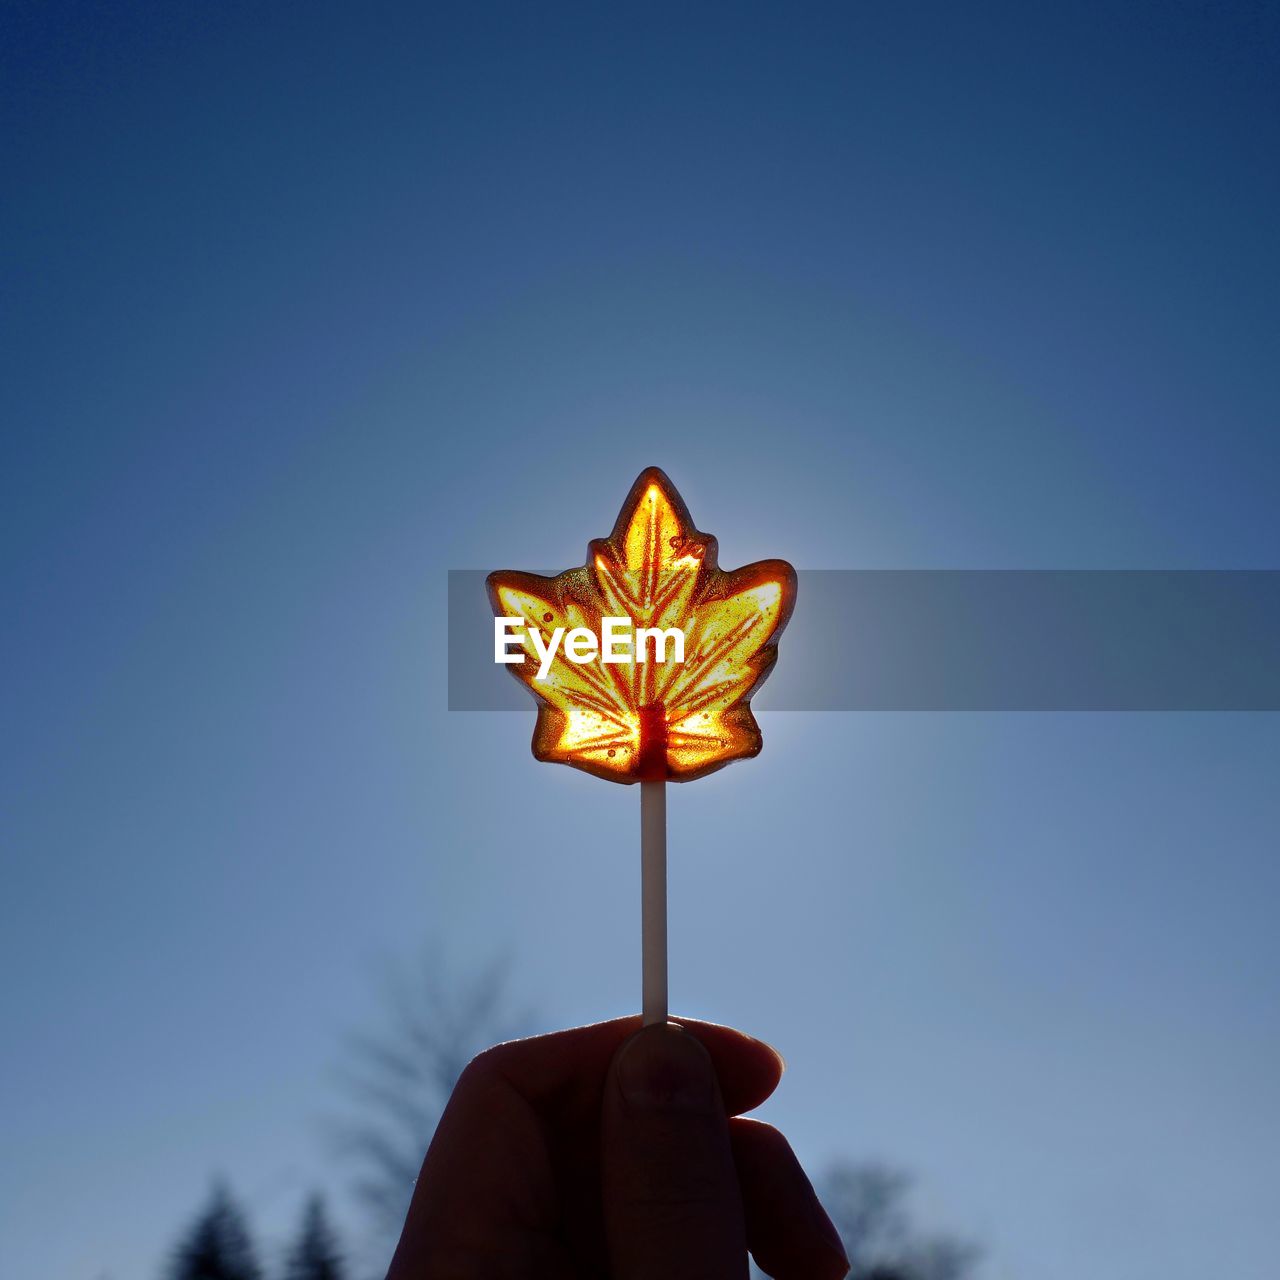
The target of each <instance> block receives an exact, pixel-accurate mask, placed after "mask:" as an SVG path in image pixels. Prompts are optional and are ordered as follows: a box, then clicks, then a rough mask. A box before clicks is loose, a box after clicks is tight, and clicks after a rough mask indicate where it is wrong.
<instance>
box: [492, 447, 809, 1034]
mask: <svg viewBox="0 0 1280 1280" xmlns="http://www.w3.org/2000/svg"><path fill="white" fill-rule="evenodd" d="M488 589H489V600H490V603H491V604H492V606H493V611H494V614H495V616H496V617H497V618H498V619H499V623H498V628H497V650H496V652H495V657H496V658H497V660H499V661H502V662H505V663H507V664H508V665H509V666H510V670H511V671H512V673H513V674H514V675H515V677H516V678H517V679H518V680H520V681H521V683H523V684H525V685H526V686H527V687H528V688H529V690H530V691H531V692H532V693H533V695H534V697H535V698H536V699H537V702H538V718H537V722H536V724H535V726H534V732H533V754H534V756H535V757H536V758H537V759H539V760H545V761H550V762H554V763H559V764H569V765H573V766H574V767H575V768H578V769H585V770H586V771H587V772H589V773H593V774H595V775H596V776H597V777H601V778H606V779H608V780H610V781H612V782H625V783H630V782H639V783H640V784H641V788H640V790H641V807H640V813H641V858H642V863H641V866H642V876H641V880H642V932H643V951H644V964H643V970H644V1018H645V1021H646V1022H658V1021H665V1019H666V1015H667V982H666V949H667V948H666V791H665V788H666V783H667V782H668V781H671V782H687V781H689V780H691V779H693V778H700V777H702V776H703V775H704V774H707V773H711V772H713V771H714V770H716V769H720V768H723V766H724V765H726V764H728V763H730V761H733V760H739V759H743V758H746V757H750V756H754V755H758V754H759V752H760V748H761V745H762V742H761V736H760V729H759V726H758V725H757V724H756V720H755V717H754V716H753V715H752V713H751V706H750V702H751V697H752V695H753V694H754V693H755V691H756V690H757V689H758V688H759V687H760V685H761V683H762V682H763V680H764V679H765V677H766V676H767V675H768V673H769V669H770V668H771V667H772V665H773V663H774V661H775V660H776V658H777V640H778V636H779V635H780V633H781V632H782V629H783V627H784V626H786V623H787V619H788V618H789V617H790V616H791V610H792V607H793V605H794V604H795V595H796V575H795V570H794V569H793V568H792V567H791V566H790V565H789V564H787V562H786V561H785V560H762V561H759V562H758V563H756V564H751V565H747V566H746V567H745V568H742V569H734V570H730V571H725V570H723V569H721V568H720V567H719V565H718V564H717V562H716V540H715V539H714V538H713V537H711V536H710V535H709V534H705V533H702V532H700V531H699V530H698V529H697V528H695V527H694V524H693V521H692V519H691V517H690V515H689V510H688V508H687V507H686V506H685V504H684V501H683V499H682V498H681V497H680V495H679V493H677V492H676V489H675V486H674V485H673V484H672V483H671V481H670V480H668V479H667V477H666V475H664V474H663V472H661V471H660V470H658V468H657V467H650V468H649V469H648V470H646V471H644V472H642V473H641V475H640V477H639V478H638V479H637V480H636V482H635V484H634V485H633V486H632V487H631V492H630V493H629V494H628V495H627V500H626V502H625V503H624V504H623V507H622V510H621V512H620V513H619V515H618V519H617V522H616V523H615V524H614V527H613V532H612V533H611V534H610V535H609V536H608V537H607V538H598V539H596V540H594V541H593V542H592V543H591V544H590V545H589V547H588V552H587V562H586V564H585V565H583V566H581V567H579V568H575V569H566V570H565V571H564V572H563V573H559V574H556V575H555V576H554V577H550V578H547V577H542V576H540V575H537V574H532V573H519V572H515V571H506V570H501V571H498V572H496V573H491V574H490V575H489V578H488Z"/></svg>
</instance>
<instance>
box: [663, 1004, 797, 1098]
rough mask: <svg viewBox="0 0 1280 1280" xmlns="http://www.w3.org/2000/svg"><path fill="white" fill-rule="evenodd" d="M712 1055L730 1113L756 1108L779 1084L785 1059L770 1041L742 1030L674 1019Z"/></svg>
mask: <svg viewBox="0 0 1280 1280" xmlns="http://www.w3.org/2000/svg"><path fill="white" fill-rule="evenodd" d="M672 1021H674V1022H677V1023H679V1025H680V1026H682V1027H684V1029H685V1030H686V1031H690V1032H692V1033H693V1035H695V1036H696V1037H697V1038H698V1040H700V1041H701V1042H702V1045H703V1047H704V1048H705V1049H706V1050H707V1052H708V1053H709V1054H710V1055H711V1060H712V1062H713V1063H714V1065H715V1069H716V1075H717V1077H718V1078H719V1081H720V1092H721V1093H722V1094H723V1096H724V1104H725V1110H726V1111H727V1112H728V1114H729V1115H740V1114H741V1113H742V1112H744V1111H751V1110H753V1109H754V1108H756V1107H758V1106H759V1105H760V1104H761V1103H762V1102H764V1100H765V1099H766V1098H768V1097H769V1095H770V1094H772V1093H773V1091H774V1090H775V1089H776V1088H777V1087H778V1083H779V1081H780V1080H781V1079H782V1075H783V1072H785V1071H786V1069H787V1063H786V1059H785V1058H783V1056H782V1054H781V1053H779V1052H778V1050H777V1049H775V1048H774V1047H773V1046H772V1045H771V1044H768V1043H767V1042H766V1041H764V1040H761V1039H758V1038H757V1037H756V1036H749V1035H747V1034H746V1032H744V1031H738V1030H736V1029H735V1028H733V1027H726V1026H722V1025H721V1024H719V1023H715V1022H700V1021H698V1020H697V1019H696V1018H673V1019H672Z"/></svg>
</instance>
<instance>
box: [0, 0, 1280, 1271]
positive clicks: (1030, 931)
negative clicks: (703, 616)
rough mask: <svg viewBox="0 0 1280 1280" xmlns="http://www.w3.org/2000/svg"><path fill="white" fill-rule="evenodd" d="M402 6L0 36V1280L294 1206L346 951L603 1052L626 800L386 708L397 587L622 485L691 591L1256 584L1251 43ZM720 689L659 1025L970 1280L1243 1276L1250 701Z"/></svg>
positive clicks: (1265, 543) (1263, 240) (952, 23)
mask: <svg viewBox="0 0 1280 1280" xmlns="http://www.w3.org/2000/svg"><path fill="white" fill-rule="evenodd" d="M465 8H466V10H467V12H464V11H463V10H464V7H463V6H459V7H457V9H455V10H453V11H452V12H449V11H445V10H442V9H440V8H437V7H435V6H429V5H428V6H424V5H405V6H403V7H399V6H377V5H374V6H367V5H366V6H354V5H349V6H331V5H326V4H310V5H305V6H302V5H295V6H283V5H280V6H264V5H260V4H252V5H250V4H243V5H237V4H227V5H218V6H213V7H211V6H204V5H193V4H164V5H160V4H151V5H129V4H114V5H111V6H101V7H98V6H92V7H91V6H87V5H83V4H70V5H60V4H55V3H15V4H10V5H7V6H6V7H5V9H4V14H3V18H2V19H0V23H2V24H3V31H0V58H2V59H3V76H2V77H0V80H2V84H0V95H2V100H3V113H4V114H3V128H2V129H0V147H3V173H4V178H5V198H4V201H3V203H2V205H0V222H2V226H0V231H2V236H0V243H2V245H3V250H2V252H3V261H4V267H3V281H2V282H0V295H2V296H3V308H2V310H0V324H3V327H4V329H3V353H4V357H3V358H4V369H5V372H4V377H3V379H0V418H2V420H3V423H4V436H3V448H4V455H3V460H2V461H0V486H2V492H0V521H3V539H2V540H0V557H2V565H3V569H2V571H3V583H4V596H3V601H4V607H3V626H2V627H0V660H2V663H3V665H2V668H0V669H2V670H3V674H4V684H3V705H2V707H0V723H2V724H3V726H4V733H3V736H2V737H0V751H2V752H3V760H2V768H0V823H2V826H0V857H2V858H3V862H2V876H3V880H2V882H0V974H3V979H2V982H3V986H2V991H0V1000H2V1002H3V1003H2V1005H0V1019H2V1021H0V1026H2V1027H3V1032H4V1050H3V1054H0V1096H2V1097H3V1098H4V1112H5V1114H4V1140H3V1142H0V1274H2V1275H4V1276H5V1277H10V1276H12V1277H14V1278H15V1280H17V1278H18V1277H40V1278H41V1280H97V1278H98V1277H100V1276H104V1275H105V1276H110V1277H112V1280H146V1278H148V1277H153V1276H154V1275H155V1273H156V1268H157V1267H158V1265H159V1261H160V1259H161V1258H162V1257H163V1254H164V1251H165V1250H166V1249H167V1248H168V1247H169V1246H170V1244H171V1243H172V1240H173V1237H174V1234H175V1233H176V1231H177V1230H178V1229H179V1227H180V1226H181V1224H182V1222H183V1221H184V1220H185V1219H186V1218H187V1217H188V1215H189V1214H190V1213H191V1212H192V1211H193V1209H194V1208H195V1207H196V1205H197V1204H198V1202H199V1201H200V1199H201V1198H202V1197H203V1195H204V1193H205V1189H206V1187H207V1182H208V1178H209V1176H210V1174H211V1173H212V1172H214V1171H218V1170H221V1171H223V1172H225V1173H226V1174H227V1175H228V1177H229V1178H230V1179H231V1180H232V1183H233V1185H234V1186H235V1187H236V1188H237V1189H238V1190H239V1191H240V1192H241V1194H242V1195H243V1197H244V1198H245V1200H246V1201H247V1203H248V1205H249V1208H250V1210H251V1212H252V1214H253V1218H254V1222H255V1225H256V1226H257V1227H258V1229H259V1230H260V1232H261V1233H262V1235H263V1237H264V1238H265V1239H266V1240H267V1241H268V1243H269V1244H270V1245H271V1246H272V1247H273V1248H274V1247H275V1245H276V1244H277V1243H278V1242H279V1241H280V1240H281V1239H282V1236H283V1233H284V1232H285V1231H287V1230H288V1229H291V1227H292V1223H293V1221H294V1219H295V1215H296V1213H297V1208H298V1199H299V1196H300V1195H301V1193H302V1191H303V1189H304V1188H305V1187H307V1186H309V1185H312V1184H313V1183H318V1184H321V1185H327V1186H330V1187H332V1188H333V1189H334V1191H335V1194H340V1193H341V1188H342V1186H343V1178H344V1175H343V1171H342V1170H341V1169H340V1168H339V1167H337V1166H336V1165H335V1163H334V1161H333V1158H332V1153H331V1152H330V1150H329V1149H328V1147H327V1146H326V1142H325V1139H324V1136H323V1131H322V1127H321V1125H320V1123H319V1117H320V1116H321V1115H322V1114H323V1113H324V1112H325V1111H326V1110H328V1109H330V1108H331V1107H332V1105H333V1103H334V1101H335V1097H336V1094H335V1087H334V1081H333V1068H334V1063H335V1060H336V1057H337V1051H338V1041H339V1037H340V1035H341V1033H342V1032H343V1031H344V1030H346V1029H349V1028H350V1027H352V1026H353V1025H354V1026H359V1025H362V1024H363V1023H366V1022H367V1021H368V1020H369V1018H370V1017H371V1016H372V1014H373V1012H374V1010H375V1006H376V997H375V991H374V987H373V985H372V983H371V982H370V969H371V966H373V965H374V964H375V963H376V960H377V958H378V957H380V956H384V955H388V954H390V955H395V954H414V953H416V951H417V950H418V949H419V948H420V947H421V946H423V945H424V944H425V943H431V944H433V945H435V946H437V947H438V948H440V951H441V954H442V955H444V956H446V957H447V958H448V962H449V963H450V964H451V965H452V966H454V967H455V968H456V970H457V971H458V972H467V971H469V970H470V969H471V968H472V967H474V966H476V965H478V964H481V963H484V962H485V961H487V960H488V959H489V958H491V957H492V956H494V955H495V954H499V953H501V954H506V955H508V956H510V957H512V958H513V959H514V961H515V962H516V973H517V976H516V980H515V986H516V993H515V994H516V997H517V998H518V999H519V1000H520V1001H521V1002H523V1003H524V1004H527V1005H529V1006H531V1007H533V1008H534V1009H536V1011H537V1023H538V1025H539V1026H541V1027H545V1028H548V1029H549V1028H552V1027H557V1026H563V1025H567V1024H571V1023H576V1022H581V1021H584V1020H588V1019H593V1018H598V1017H606V1016H612V1015H615V1014H618V1013H622V1012H628V1011H630V1010H631V1009H633V1008H634V1007H635V1005H636V1001H637V999H638V955H637V936H636V935H637V928H636V925H637V914H638V905H637V900H636V890H637V880H638V877H637V874H636V871H637V868H636V866H635V862H636V858H635V839H636V835H635V832H636V812H635V811H636V808H637V807H638V800H637V796H636V793H635V792H634V791H633V790H624V789H621V788H617V787H611V786H609V785H607V784H604V783H601V782H599V781H596V780H594V779H592V778H589V777H587V776H585V775H579V774H576V773H574V772H572V771H570V770H564V769H560V770H557V769H552V768H547V767H544V766H538V765H536V764H535V763H534V762H533V760H532V758H531V757H530V755H529V753H528V745H527V744H528V736H529V732H530V728H531V721H532V715H531V713H530V714H529V715H520V716H516V715H504V714H491V715H460V714H454V715H452V716H451V715H450V714H448V713H447V712H446V711H445V709H444V707H445V672H444V669H443V665H442V664H443V654H444V649H443V644H444V628H445V618H444V613H443V610H444V601H445V571H446V570H447V569H448V568H492V567H497V566H500V565H503V566H506V565H511V566H517V567H556V566H561V565H568V564H572V563H576V562H578V561H579V559H580V557H581V555H582V554H583V551H584V548H585V543H586V540H587V539H588V538H589V537H591V536H595V535H599V534H603V533H605V532H606V531H607V530H608V528H609V526H610V524H611V523H612V520H613V517H614V515H615V513H616V511H617V508H618V505H619V504H620V502H621V500H622V498H623V497H624V495H625V493H626V491H627V488H628V486H629V484H630V482H631V480H632V479H633V478H634V475H635V474H636V473H637V472H638V471H639V470H640V469H641V467H643V466H644V465H646V464H649V463H656V464H658V465H661V466H663V467H664V468H666V470H667V471H668V472H669V473H670V475H671V476H672V478H673V479H674V480H675V482H676V484H677V485H678V486H679V487H680V488H681V490H682V492H683V493H684V496H685V497H686V499H687V500H688V502H689V505H690V507H691V509H692V511H693V514H694V516H695V518H696V520H697V521H698V524H699V525H700V526H701V527H702V528H705V529H708V530H710V531H711V532H713V533H715V534H717V535H718V536H719V539H720V546H721V552H722V559H723V561H724V563H725V564H727V565H734V564H739V563H744V562H746V561H749V560H752V559H756V558H758V557H761V556H770V555H781V556H785V557H787V558H788V559H790V560H791V561H793V562H794V563H795V564H797V565H799V566H801V567H803V568H861V567H891V568H926V567H927V568H951V567H965V568H1002V567H1024V568H1275V567H1277V563H1276V551H1277V546H1278V545H1280V541H1278V539H1277V534H1278V532H1280V528H1278V526H1280V517H1278V516H1277V503H1276V481H1277V475H1280V433H1278V432H1277V403H1278V400H1280V396H1278V392H1280V359H1277V337H1278V336H1280V325H1278V320H1280V303H1278V301H1277V300H1278V299H1280V252H1278V249H1277V238H1276V228H1277V227H1278V226H1280V166H1277V164H1276V157H1277V156H1278V155H1280V101H1278V97H1280V91H1278V89H1277V86H1278V85H1280V65H1278V64H1280V24H1278V22H1277V18H1276V11H1275V10H1274V8H1271V7H1268V6H1264V5H1262V4H1260V3H1249V4H1239V5H1237V4H1230V3H1225V4H1223V3H1217V4H1203V5H1202V4H1188V3H1166V4H1159V5H1154V4H1150V5H1148V4H1139V5H1120V6H1117V5H1115V4H1081V5H1060V6H1028V5H1024V4H1010V5H1008V6H999V5H976V6H955V5H944V4H935V5H912V4H906V5H892V6H874V7H872V6H866V5H848V6H832V7H818V6H782V5H776V6H761V5H738V6H731V7H715V6H696V7H692V8H693V11H692V12H690V11H689V8H690V7H679V6H672V7H664V6H652V5H650V6H643V7H634V8H627V9H625V10H623V9H614V10H612V11H611V12H610V13H609V14H608V15H607V16H606V15H605V14H604V13H603V12H602V11H601V10H600V9H598V8H594V7H588V6H583V7H581V8H576V7H575V8H570V7H564V6H557V7H553V8H548V7H547V6H514V7H511V8H501V7H492V6H483V7H482V6H466V7H465ZM781 660H782V661H783V662H785V661H786V646H785V641H784V643H783V646H782V657H781ZM759 705H760V707H761V721H762V724H763V728H764V732H765V739H766V747H765V752H764V755H763V756H762V757H761V758H760V759H759V760H757V761H754V762H749V763H746V764H740V765H736V766H734V767H733V768H731V769H728V770H726V771H724V772H722V773H720V774H717V775H716V776H715V777H713V778H710V779H708V780H706V781H704V782H699V783H697V784H695V785H693V786H689V787H684V788H680V789H678V790H677V791H676V792H675V793H674V794H673V795H672V797H671V802H670V819H671V841H672V844H671V850H672V867H671V892H672V919H671V938H672V950H671V966H672V999H673V1007H674V1008H675V1009H676V1010H677V1011H679V1012H684V1013H690V1014H696V1015H701V1016H706V1017H711V1018H715V1019H717V1020H722V1021H727V1022H732V1023H734V1024H736V1025H739V1026H741V1027H743V1028H744V1029H745V1030H748V1031H750V1032H753V1033H755V1034H758V1035H761V1036H764V1037H766V1038H768V1039H770V1040H771V1041H772V1042H774V1043H776V1044H777V1045H778V1046H779V1047H780V1048H781V1050H782V1051H783V1052H784V1053H785V1054H786V1056H787V1059H788V1062H789V1072H788V1075H787V1078H786V1080H784V1082H783V1085H782V1087H781V1088H780V1090H779V1093H778V1094H777V1096H776V1098H775V1099H774V1100H773V1101H771V1102H770V1103H769V1104H768V1106H767V1108H766V1110H765V1112H764V1114H765V1115H766V1116H767V1117H768V1118H770V1119H772V1120H773V1121H774V1122H775V1123H777V1124H779V1125H780V1126H781V1127H783V1128H784V1129H785V1130H786V1131H787V1132H788V1133H789V1134H790V1135H791V1137H792V1139H793V1141H794V1144H795V1145H796V1147H797V1149H798V1150H799V1151H800V1152H801V1154H802V1156H803V1157H804V1158H805V1159H806V1161H807V1162H808V1163H809V1164H810V1165H811V1167H813V1168H815V1169H816V1168H819V1167H821V1165H822V1164H823V1162H824V1161H826V1160H827V1159H829V1158H832V1157H834V1156H837V1155H842V1154H849V1155H852V1156H855V1157H870V1156H882V1157H886V1158H889V1159H891V1160H894V1161H896V1162H899V1163H901V1164H903V1165H905V1166H906V1167H907V1168H909V1169H911V1170H913V1171H914V1172H915V1173H916V1174H917V1175H918V1178H919V1197H918V1204H919V1207H920V1211H921V1214H922V1216H924V1217H925V1218H926V1219H927V1220H928V1221H929V1222H931V1223H933V1224H935V1225H938V1226H942V1227H954V1228H956V1229H958V1230H961V1231H964V1232H966V1233H970V1234H973V1235H976V1236H978V1237H979V1238H981V1239H982V1240H983V1241H984V1242H985V1243H986V1244H987V1246H988V1249H989V1260H988V1265H987V1270H986V1272H985V1275H986V1276H989V1277H990V1278H991V1280H1076V1278H1077V1277H1079V1276H1080V1275H1082V1274H1087V1275H1089V1276H1090V1277H1091V1278H1092V1280H1144V1278H1145V1277H1157V1276H1158V1277H1160V1278H1161V1280H1193V1278H1194V1280H1202V1278H1203V1277H1205V1276H1208V1275H1230V1276H1231V1277H1232V1280H1271V1277H1273V1276H1274V1274H1275V1265H1276V1263H1275V1256H1276V1249H1277V1243H1278V1242H1277V1238H1276V1226H1275V1224H1276V1215H1277V1202H1276V1189H1277V1187H1280V1096H1278V1094H1277V1090H1276V1087H1275V1081H1276V1079H1277V1078H1280V1016H1278V1014H1277V1010H1278V1009H1280V933H1278V931H1277V930H1276V927H1275V904H1276V900H1277V893H1278V892H1280V867H1278V866H1277V859H1276V856H1275V855H1276V853H1277V831H1278V830H1280V788H1277V787H1276V785H1275V775H1276V763H1277V758H1278V750H1277V749H1278V748H1280V721H1278V720H1277V718H1276V717H1275V716H1268V715H1262V714H1257V715H1087V714H1076V715H1032V714H1022V715H997V714H989V715H980V714H951V715H944V714H940V715H924V714H900V715H889V714H880V715H849V714H825V715H824V714H812V715H804V714H799V713H775V714H773V715H770V714H769V713H768V695H767V692H766V693H765V694H764V695H762V698H761V700H760V704H759Z"/></svg>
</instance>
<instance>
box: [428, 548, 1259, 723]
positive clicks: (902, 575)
mask: <svg viewBox="0 0 1280 1280" xmlns="http://www.w3.org/2000/svg"><path fill="white" fill-rule="evenodd" d="M484 578H485V575H484V572H483V571H481V570H474V569H455V570H450V572H449V709H450V710H451V711H510V710H521V709H526V708H528V707H529V705H530V697H529V693H528V691H527V690H525V689H523V688H521V687H520V685H519V684H518V683H517V682H516V681H515V680H513V679H512V678H511V675H510V673H509V672H507V671H504V670H503V669H502V668H501V667H500V666H499V665H498V664H496V663H495V662H494V661H493V616H492V614H491V612H490V609H489V603H488V599H487V597H486V595H485V589H484ZM757 705H758V706H760V707H762V708H764V709H772V710H775V711H1277V710H1280V571H1277V570H1265V571H1253V570H1215V571H1205V572H1201V571H1182V570H1140V571H1131V570H1120V571H1106V572H1100V571H1095V570H1071V569H1068V570H1044V571H1042V570H1030V571H1023V570H932V569H917V570H863V569H813V570H807V571H803V572H801V574H800V590H799V595H798V598H797V603H796V611H795V616H794V617H793V618H792V620H791V623H790V625H789V626H788V627H787V630H786V632H785V633H784V634H783V637H782V640H781V641H780V643H779V657H778V664H777V666H776V667H775V668H774V670H773V673H772V674H771V675H770V677H769V679H768V682H767V683H766V684H765V686H764V688H763V689H762V690H761V692H760V693H759V694H758V695H757Z"/></svg>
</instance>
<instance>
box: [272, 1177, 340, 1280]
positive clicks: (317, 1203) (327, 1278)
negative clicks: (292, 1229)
mask: <svg viewBox="0 0 1280 1280" xmlns="http://www.w3.org/2000/svg"><path fill="white" fill-rule="evenodd" d="M345 1274H346V1273H345V1271H344V1270H343V1266H342V1256H341V1254H340V1253H339V1251H338V1237H337V1233H336V1232H335V1231H334V1229H333V1227H332V1226H331V1225H330V1223H329V1216H328V1214H327V1213H326V1212H325V1207H324V1199H323V1197H322V1196H320V1195H313V1196H311V1197H309V1198H308V1200H307V1204H306V1208H305V1209H304V1210H303V1212H302V1229H301V1231H300V1232H299V1233H298V1238H297V1240H296V1241H295V1242H294V1245H293V1248H292V1249H290V1250H289V1256H288V1257H287V1258H286V1259H285V1264H284V1280H343V1277H344V1275H345Z"/></svg>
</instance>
